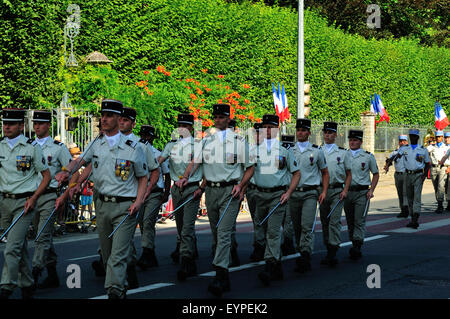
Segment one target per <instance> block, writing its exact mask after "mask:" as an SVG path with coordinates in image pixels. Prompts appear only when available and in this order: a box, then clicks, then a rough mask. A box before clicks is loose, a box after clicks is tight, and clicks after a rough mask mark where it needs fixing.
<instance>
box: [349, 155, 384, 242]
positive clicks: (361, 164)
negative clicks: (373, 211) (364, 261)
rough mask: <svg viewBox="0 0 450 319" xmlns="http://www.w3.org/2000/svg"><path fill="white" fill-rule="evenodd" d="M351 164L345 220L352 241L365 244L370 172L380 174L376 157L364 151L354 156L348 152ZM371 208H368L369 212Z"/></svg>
mask: <svg viewBox="0 0 450 319" xmlns="http://www.w3.org/2000/svg"><path fill="white" fill-rule="evenodd" d="M348 153H349V158H350V162H351V171H352V183H351V184H350V189H349V192H348V195H347V197H346V198H345V201H344V210H345V218H346V220H347V226H348V235H349V239H350V241H352V242H353V241H357V242H358V243H361V245H362V243H363V242H364V235H365V231H366V229H365V227H366V216H364V211H365V208H366V203H367V192H368V191H369V187H370V184H371V179H370V172H372V174H376V173H378V165H377V162H376V160H375V156H373V154H372V153H370V152H367V151H365V150H363V149H359V150H358V151H357V152H355V155H353V153H352V151H351V150H348ZM368 210H369V207H367V211H368Z"/></svg>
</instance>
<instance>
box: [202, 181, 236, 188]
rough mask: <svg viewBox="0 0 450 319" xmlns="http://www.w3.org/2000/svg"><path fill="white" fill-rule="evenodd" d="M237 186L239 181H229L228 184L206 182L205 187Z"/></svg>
mask: <svg viewBox="0 0 450 319" xmlns="http://www.w3.org/2000/svg"><path fill="white" fill-rule="evenodd" d="M237 184H239V181H229V182H210V181H206V186H209V187H225V186H231V185H237Z"/></svg>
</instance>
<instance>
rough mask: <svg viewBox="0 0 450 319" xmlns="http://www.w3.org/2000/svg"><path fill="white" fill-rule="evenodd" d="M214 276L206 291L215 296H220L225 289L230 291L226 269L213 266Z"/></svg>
mask: <svg viewBox="0 0 450 319" xmlns="http://www.w3.org/2000/svg"><path fill="white" fill-rule="evenodd" d="M215 269H216V277H214V279H213V281H212V282H211V283H210V284H209V286H208V291H209V292H210V293H212V294H213V295H214V296H216V297H221V296H222V294H223V293H224V292H225V291H230V278H229V277H228V269H225V268H222V267H217V266H216V267H215Z"/></svg>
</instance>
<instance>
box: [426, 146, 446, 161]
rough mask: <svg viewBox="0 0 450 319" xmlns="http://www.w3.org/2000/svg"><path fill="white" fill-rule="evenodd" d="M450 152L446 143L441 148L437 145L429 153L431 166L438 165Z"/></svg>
mask: <svg viewBox="0 0 450 319" xmlns="http://www.w3.org/2000/svg"><path fill="white" fill-rule="evenodd" d="M447 151H448V146H447V145H445V144H444V143H442V144H441V146H438V145H437V143H436V144H435V145H433V146H432V147H430V149H429V153H430V160H431V164H433V165H438V164H439V162H440V160H441V159H442V158H443V157H444V155H445V154H446V153H447Z"/></svg>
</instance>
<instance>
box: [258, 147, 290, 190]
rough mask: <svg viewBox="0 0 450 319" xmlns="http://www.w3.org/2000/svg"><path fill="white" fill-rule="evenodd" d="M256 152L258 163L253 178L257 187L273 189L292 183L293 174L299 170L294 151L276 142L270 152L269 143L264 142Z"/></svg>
mask: <svg viewBox="0 0 450 319" xmlns="http://www.w3.org/2000/svg"><path fill="white" fill-rule="evenodd" d="M256 152H257V154H256V159H257V161H256V166H255V173H254V174H253V178H254V183H255V184H256V185H257V186H259V187H264V188H272V187H278V186H288V185H289V184H290V183H291V179H292V174H293V173H294V172H296V171H298V170H299V166H298V164H297V162H296V160H295V158H294V154H293V153H292V151H290V150H288V149H287V148H285V147H283V146H282V145H281V143H280V142H279V141H278V140H275V141H274V142H272V146H271V148H270V151H269V149H268V147H267V143H266V142H263V143H261V144H259V145H258V146H257V147H256Z"/></svg>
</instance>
